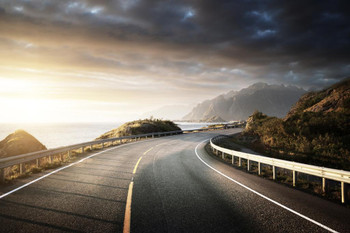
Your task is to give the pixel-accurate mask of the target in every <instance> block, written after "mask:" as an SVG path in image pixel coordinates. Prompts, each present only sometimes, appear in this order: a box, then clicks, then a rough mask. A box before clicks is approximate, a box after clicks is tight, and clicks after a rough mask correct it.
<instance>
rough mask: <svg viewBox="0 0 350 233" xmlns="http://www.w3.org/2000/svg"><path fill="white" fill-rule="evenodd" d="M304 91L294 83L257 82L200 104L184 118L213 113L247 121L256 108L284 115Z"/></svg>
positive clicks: (193, 118) (195, 117)
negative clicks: (290, 84) (291, 84)
mask: <svg viewBox="0 0 350 233" xmlns="http://www.w3.org/2000/svg"><path fill="white" fill-rule="evenodd" d="M305 92H306V91H305V90H304V89H302V88H298V87H295V86H284V85H269V84H266V83H255V84H253V85H251V86H249V87H247V88H244V89H242V90H240V91H230V92H228V93H227V94H224V95H219V96H218V97H216V98H214V99H212V100H206V101H204V102H202V103H200V104H198V105H197V106H196V107H194V108H193V109H192V111H191V112H190V113H188V114H187V115H185V116H184V117H183V120H191V121H195V120H198V121H199V120H202V119H208V118H211V117H214V116H217V117H221V118H222V119H226V120H227V121H232V120H245V119H247V118H248V117H249V116H250V115H251V114H252V113H253V112H254V111H255V110H258V111H262V112H264V113H266V114H268V115H271V116H276V117H284V116H285V115H286V113H287V112H288V111H289V109H290V107H291V106H292V105H293V104H294V103H295V102H296V101H297V100H298V99H299V98H300V96H301V95H303V94H304V93H305Z"/></svg>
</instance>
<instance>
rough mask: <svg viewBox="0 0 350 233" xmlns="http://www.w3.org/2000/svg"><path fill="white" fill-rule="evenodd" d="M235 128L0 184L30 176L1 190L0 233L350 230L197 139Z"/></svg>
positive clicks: (116, 152) (124, 150)
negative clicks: (210, 150) (219, 157)
mask: <svg viewBox="0 0 350 233" xmlns="http://www.w3.org/2000/svg"><path fill="white" fill-rule="evenodd" d="M239 130H240V129H229V130H220V131H210V132H204V133H191V134H183V135H176V136H170V137H162V138H157V139H152V140H144V141H140V142H136V143H131V144H125V145H122V146H117V147H113V148H108V149H106V150H104V151H102V152H96V153H97V154H93V155H92V156H91V157H89V158H87V159H85V160H84V161H82V162H79V163H77V164H74V165H72V166H70V167H67V168H64V169H61V170H59V171H57V172H56V171H54V173H52V174H50V173H44V174H45V175H47V176H46V177H44V178H42V179H40V180H36V178H38V177H36V176H32V177H31V178H29V179H27V180H20V181H19V182H17V183H16V184H15V185H13V186H10V187H2V188H1V189H0V195H1V194H7V193H8V192H9V191H11V190H13V189H15V188H17V187H20V185H22V184H23V183H24V182H29V181H32V183H31V184H30V185H28V186H26V187H24V188H20V189H18V190H17V191H15V192H13V193H11V194H9V195H6V196H4V195H3V196H1V199H0V232H123V230H124V231H125V232H128V230H129V229H130V232H132V233H134V232H211V233H212V232H330V231H331V232H332V231H338V232H350V210H349V209H347V208H345V207H343V206H341V205H338V204H336V203H332V202H330V201H326V200H323V199H321V198H319V197H316V196H313V195H310V194H307V193H304V192H301V191H299V190H296V189H293V188H290V187H287V186H284V185H281V184H278V183H275V182H273V181H271V180H267V179H264V178H261V177H258V176H256V175H253V174H249V173H246V172H244V171H242V170H239V169H236V168H233V167H231V166H230V165H228V164H224V163H222V162H221V161H219V160H217V159H215V158H212V157H210V156H209V155H208V154H207V153H206V152H205V150H204V145H205V143H203V141H205V140H207V139H209V138H211V137H214V136H216V135H218V134H232V133H234V132H238V131H239ZM52 171H53V170H51V171H49V172H52ZM44 174H40V176H42V175H44Z"/></svg>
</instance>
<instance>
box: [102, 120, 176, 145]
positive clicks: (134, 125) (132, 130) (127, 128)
mask: <svg viewBox="0 0 350 233" xmlns="http://www.w3.org/2000/svg"><path fill="white" fill-rule="evenodd" d="M176 130H181V129H180V128H179V127H178V126H177V125H176V124H175V123H174V122H172V121H167V120H159V119H145V120H137V121H131V122H127V123H125V124H123V125H121V126H120V127H118V128H116V129H112V130H111V131H108V132H106V133H104V134H102V135H101V136H100V137H98V138H96V139H97V140H98V139H106V138H115V137H123V136H130V135H137V134H146V133H154V132H169V131H176Z"/></svg>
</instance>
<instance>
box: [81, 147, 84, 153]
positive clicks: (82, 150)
mask: <svg viewBox="0 0 350 233" xmlns="http://www.w3.org/2000/svg"><path fill="white" fill-rule="evenodd" d="M81 153H82V154H84V147H83V146H82V147H81Z"/></svg>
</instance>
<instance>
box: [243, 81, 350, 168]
mask: <svg viewBox="0 0 350 233" xmlns="http://www.w3.org/2000/svg"><path fill="white" fill-rule="evenodd" d="M240 137H241V139H242V140H243V141H245V143H248V144H251V145H252V147H255V149H257V150H258V151H259V152H260V153H265V154H266V152H267V153H268V154H269V155H270V156H273V157H278V158H282V159H289V160H294V161H299V162H304V163H309V164H315V165H319V166H325V167H333V168H340V169H345V170H350V78H348V79H345V80H343V81H342V82H339V83H337V84H335V85H333V86H331V87H329V88H326V89H324V90H322V91H318V92H310V93H307V94H305V95H303V96H302V97H301V98H300V99H299V101H298V102H297V103H296V104H295V105H294V106H293V107H292V108H291V110H290V111H289V112H288V114H287V116H286V117H285V118H284V119H279V118H276V117H269V116H267V115H265V114H263V113H261V112H255V113H254V114H253V115H252V116H250V117H249V119H248V120H247V126H246V129H245V131H244V132H243V133H242V135H241V136H240Z"/></svg>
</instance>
